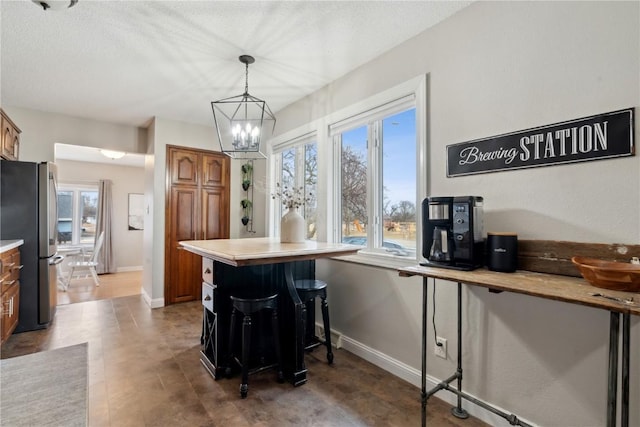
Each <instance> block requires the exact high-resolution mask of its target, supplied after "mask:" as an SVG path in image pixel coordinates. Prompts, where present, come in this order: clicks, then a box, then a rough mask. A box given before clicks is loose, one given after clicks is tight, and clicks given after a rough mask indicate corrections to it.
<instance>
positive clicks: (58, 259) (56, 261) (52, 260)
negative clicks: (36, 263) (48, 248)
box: [49, 255, 64, 265]
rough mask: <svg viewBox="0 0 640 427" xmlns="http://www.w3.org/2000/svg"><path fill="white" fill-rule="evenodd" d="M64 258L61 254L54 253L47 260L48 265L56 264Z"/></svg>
mask: <svg viewBox="0 0 640 427" xmlns="http://www.w3.org/2000/svg"><path fill="white" fill-rule="evenodd" d="M63 260H64V257H63V256H62V255H56V256H54V257H52V258H51V260H49V265H58V264H60V263H61V262H62V261H63Z"/></svg>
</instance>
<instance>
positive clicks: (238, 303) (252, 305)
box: [227, 294, 284, 399]
mask: <svg viewBox="0 0 640 427" xmlns="http://www.w3.org/2000/svg"><path fill="white" fill-rule="evenodd" d="M231 301H232V304H233V309H232V311H231V327H230V330H229V359H228V360H229V364H231V363H232V362H233V361H235V362H237V363H238V364H239V365H240V366H241V368H242V383H241V384H240V396H241V397H242V398H243V399H244V398H245V397H247V393H248V391H249V374H250V373H255V372H259V371H262V370H264V369H268V368H272V367H273V366H274V365H269V366H261V367H258V368H256V369H253V370H252V371H251V372H249V355H250V349H251V323H252V319H251V316H252V315H253V314H255V313H258V312H259V311H262V310H271V326H272V328H273V341H274V343H273V344H274V346H275V351H276V359H277V369H278V382H283V381H284V375H283V373H282V357H281V354H280V333H279V331H278V295H277V294H275V295H271V296H268V297H265V298H239V297H235V296H233V295H232V296H231ZM237 312H240V313H242V314H243V315H244V317H243V320H242V361H239V360H238V359H237V358H235V357H234V355H233V343H234V334H235V324H236V314H237ZM230 372H231V368H227V373H228V374H229V373H230Z"/></svg>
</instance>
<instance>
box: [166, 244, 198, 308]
mask: <svg viewBox="0 0 640 427" xmlns="http://www.w3.org/2000/svg"><path fill="white" fill-rule="evenodd" d="M201 272H202V257H201V256H199V255H196V254H194V253H191V252H189V251H185V250H183V249H179V250H177V251H176V267H175V268H174V269H173V271H172V281H171V293H172V294H173V295H172V297H173V298H172V299H173V302H186V301H195V300H199V299H200V298H201V292H202V279H201V277H200V276H201V274H200V273H201Z"/></svg>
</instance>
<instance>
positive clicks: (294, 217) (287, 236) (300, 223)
mask: <svg viewBox="0 0 640 427" xmlns="http://www.w3.org/2000/svg"><path fill="white" fill-rule="evenodd" d="M306 224H307V222H306V221H305V220H304V217H303V216H302V215H300V214H299V213H298V210H297V209H296V208H289V211H288V212H287V213H286V214H284V216H283V217H282V219H281V220H280V241H281V242H282V243H302V242H304V241H305V237H306V236H305V227H306Z"/></svg>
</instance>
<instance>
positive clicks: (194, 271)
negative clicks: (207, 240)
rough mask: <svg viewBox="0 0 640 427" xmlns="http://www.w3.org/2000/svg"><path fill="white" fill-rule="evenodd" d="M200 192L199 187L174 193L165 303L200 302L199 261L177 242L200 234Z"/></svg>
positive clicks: (179, 189)
mask: <svg viewBox="0 0 640 427" xmlns="http://www.w3.org/2000/svg"><path fill="white" fill-rule="evenodd" d="M198 209H199V207H198V190H197V188H196V187H182V186H178V187H174V188H172V189H171V198H170V218H171V219H170V221H171V227H170V230H169V239H168V241H167V245H168V248H167V250H168V252H169V261H168V265H167V266H166V270H165V271H166V272H167V274H166V275H165V281H166V282H167V283H165V294H166V295H165V299H167V300H168V301H169V302H170V303H171V302H183V301H192V300H194V299H200V295H199V294H198V291H197V289H199V288H200V281H201V280H200V271H201V264H200V263H201V261H200V257H197V256H195V257H194V256H192V255H194V254H192V253H190V252H188V251H185V250H183V249H181V247H180V246H179V244H178V242H180V241H181V240H193V239H195V238H196V233H197V232H198Z"/></svg>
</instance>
